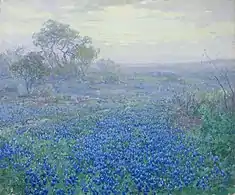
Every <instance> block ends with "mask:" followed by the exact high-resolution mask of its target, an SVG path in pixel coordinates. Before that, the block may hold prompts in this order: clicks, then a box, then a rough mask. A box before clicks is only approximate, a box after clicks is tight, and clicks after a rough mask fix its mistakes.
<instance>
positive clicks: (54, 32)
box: [33, 19, 99, 79]
mask: <svg viewBox="0 0 235 195" xmlns="http://www.w3.org/2000/svg"><path fill="white" fill-rule="evenodd" d="M33 43H34V45H35V46H36V47H39V48H40V50H41V51H42V53H43V56H44V57H45V59H46V61H47V64H48V65H49V66H51V67H58V66H59V67H60V68H62V69H60V71H61V70H63V68H64V67H67V66H69V67H70V68H69V69H68V68H65V71H68V70H70V72H72V73H75V74H76V76H78V77H80V78H81V79H84V77H85V74H86V72H87V69H88V68H89V66H90V64H91V63H92V62H93V61H94V60H95V59H96V58H97V56H98V54H99V50H98V49H95V48H94V47H93V45H92V39H91V38H90V37H88V36H84V37H82V36H81V35H80V33H79V32H78V31H76V30H74V29H72V28H71V27H70V25H67V24H63V23H60V22H57V21H54V20H51V19H50V20H48V21H46V22H45V23H44V24H43V27H42V28H41V29H40V31H39V32H38V33H35V34H33Z"/></svg>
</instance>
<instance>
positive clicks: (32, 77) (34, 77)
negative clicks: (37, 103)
mask: <svg viewBox="0 0 235 195" xmlns="http://www.w3.org/2000/svg"><path fill="white" fill-rule="evenodd" d="M10 71H11V72H12V74H13V75H14V76H16V77H17V78H21V79H23V80H24V82H25V86H26V90H27V93H28V94H30V93H31V91H32V87H33V85H34V84H36V82H38V81H39V80H42V79H43V77H44V76H46V75H49V69H48V68H47V67H46V66H45V65H44V57H42V55H41V53H40V52H28V53H27V54H26V55H24V56H23V57H22V58H21V59H20V60H18V61H16V62H14V63H13V64H12V65H11V66H10Z"/></svg>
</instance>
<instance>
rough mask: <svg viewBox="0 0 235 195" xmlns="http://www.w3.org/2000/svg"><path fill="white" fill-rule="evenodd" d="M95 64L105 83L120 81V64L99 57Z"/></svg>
mask: <svg viewBox="0 0 235 195" xmlns="http://www.w3.org/2000/svg"><path fill="white" fill-rule="evenodd" d="M97 66H98V68H99V70H100V72H101V74H102V78H103V80H104V82H106V83H110V82H111V83H116V82H119V81H120V78H119V75H120V66H119V65H118V64H116V63H115V62H114V61H113V60H111V59H107V60H106V59H100V60H99V61H98V62H97Z"/></svg>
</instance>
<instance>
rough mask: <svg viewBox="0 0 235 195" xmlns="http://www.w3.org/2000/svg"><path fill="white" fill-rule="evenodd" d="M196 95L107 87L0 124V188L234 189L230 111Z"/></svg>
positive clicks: (212, 97)
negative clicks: (25, 121) (28, 121)
mask: <svg viewBox="0 0 235 195" xmlns="http://www.w3.org/2000/svg"><path fill="white" fill-rule="evenodd" d="M146 79H147V80H148V81H149V80H151V82H153V80H152V78H151V79H150V78H145V80H144V82H146ZM154 79H155V78H154ZM156 80H159V78H157V79H156ZM154 82H155V80H154ZM193 95H194V92H190V93H189V92H187V90H186V92H185V93H183V94H180V93H179V92H177V96H174V97H175V98H176V99H172V100H171V101H157V102H155V101H153V100H152V99H151V97H149V96H146V95H145V96H140V97H138V96H135V95H133V94H131V93H130V94H127V95H124V96H121V95H120V94H116V95H115V94H110V95H109V96H107V97H106V99H107V100H108V101H106V102H105V101H103V102H102V101H100V102H98V101H96V100H92V101H90V102H89V103H88V102H83V103H82V104H77V105H75V104H74V105H72V104H68V105H67V106H68V108H69V109H67V110H66V111H65V112H58V111H56V109H55V110H54V111H53V109H52V110H50V109H47V110H45V111H44V113H43V114H42V115H39V118H40V117H41V118H45V116H47V117H46V118H47V119H48V120H47V121H44V123H35V124H34V125H33V126H30V125H28V126H27V125H23V126H18V128H13V126H14V121H12V126H6V127H4V128H5V129H4V128H2V130H1V131H4V132H5V133H4V135H3V134H1V137H0V139H1V142H0V162H1V163H0V165H1V168H0V189H1V190H2V191H1V192H0V194H3V195H4V194H6V195H8V194H76V195H77V194H105V193H110V194H111V193H113V194H121V192H123V193H125V194H156V193H157V194H176V195H177V194H182V195H183V194H185V195H186V194H192V195H196V194H207V195H209V194H218V195H222V194H226V195H227V194H228V193H232V192H234V190H235V188H234V184H235V183H234V181H235V180H234V170H235V169H234V164H235V163H234V156H235V153H234V140H235V138H234V127H235V117H234V116H235V115H234V113H230V112H228V111H227V110H225V109H224V108H223V107H222V106H221V105H223V104H218V101H219V102H222V101H223V99H222V97H221V93H216V92H215V93H210V94H207V95H201V94H198V92H196V93H195V96H193ZM189 97H191V98H189ZM60 102H63V99H60ZM214 102H216V104H215V103H214ZM61 105H62V104H59V102H57V103H53V104H52V103H49V104H48V106H49V107H50V106H53V107H58V108H59V107H60V106H61ZM215 105H217V107H215ZM13 110H14V109H13ZM38 112H39V107H38V108H37V107H35V108H34V110H33V111H32V113H31V114H32V115H37V116H38ZM47 112H48V113H47ZM17 114H19V113H17V111H15V115H17ZM19 117H20V115H19ZM199 119H200V120H199ZM197 120H198V121H197ZM194 122H195V124H194ZM6 129H7V131H6Z"/></svg>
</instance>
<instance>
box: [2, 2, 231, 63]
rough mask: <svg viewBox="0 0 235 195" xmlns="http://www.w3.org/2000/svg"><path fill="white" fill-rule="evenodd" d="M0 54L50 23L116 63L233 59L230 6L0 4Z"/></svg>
mask: <svg viewBox="0 0 235 195" xmlns="http://www.w3.org/2000/svg"><path fill="white" fill-rule="evenodd" d="M0 1H1V5H0V7H1V12H0V51H3V50H5V49H7V48H12V47H15V46H17V45H25V46H27V47H32V39H31V37H32V34H33V33H34V32H38V31H39V30H40V28H41V27H42V24H43V22H45V21H46V20H48V19H54V20H57V21H59V22H63V23H67V24H70V25H71V27H72V28H74V29H76V30H78V31H79V32H80V33H81V35H83V36H90V37H91V38H92V40H93V43H94V45H95V46H96V47H99V48H100V50H101V53H100V57H102V58H110V59H112V60H114V61H116V62H120V63H139V62H140V63H148V62H151V63H152V62H160V63H162V62H186V61H201V60H203V59H204V57H203V52H204V50H206V51H207V54H208V55H209V56H210V57H211V58H212V59H217V58H220V59H221V58H225V59H231V58H235V0H0Z"/></svg>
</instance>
